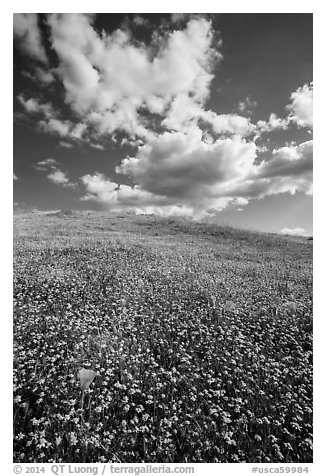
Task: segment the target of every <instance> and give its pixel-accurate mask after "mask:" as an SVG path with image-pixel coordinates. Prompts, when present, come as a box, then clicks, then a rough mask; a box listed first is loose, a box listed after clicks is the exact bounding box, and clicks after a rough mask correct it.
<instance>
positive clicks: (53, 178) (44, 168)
mask: <svg viewBox="0 0 326 476" xmlns="http://www.w3.org/2000/svg"><path fill="white" fill-rule="evenodd" d="M59 166H60V164H59V162H57V161H56V160H55V159H52V158H48V159H45V160H41V161H39V162H37V163H36V165H35V166H34V167H35V169H36V170H38V171H39V172H46V173H47V175H46V177H47V178H48V179H49V180H50V182H52V183H54V184H56V185H62V186H63V187H70V188H75V187H76V184H75V183H73V182H70V180H69V178H68V176H67V173H66V172H64V171H62V170H61V169H60V168H59Z"/></svg>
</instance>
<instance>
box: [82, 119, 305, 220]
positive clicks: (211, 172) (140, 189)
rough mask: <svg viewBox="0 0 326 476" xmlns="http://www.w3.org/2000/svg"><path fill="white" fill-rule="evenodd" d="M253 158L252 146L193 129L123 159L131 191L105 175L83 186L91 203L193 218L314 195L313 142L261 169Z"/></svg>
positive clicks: (283, 152)
mask: <svg viewBox="0 0 326 476" xmlns="http://www.w3.org/2000/svg"><path fill="white" fill-rule="evenodd" d="M255 158H256V147H255V144H254V143H252V142H250V143H247V142H246V141H245V140H244V139H240V138H239V137H238V136H235V137H233V138H224V139H216V140H215V141H212V142H205V141H204V138H203V135H202V132H201V131H200V129H199V128H196V127H194V128H193V129H192V130H190V131H188V133H187V134H184V133H181V132H165V133H164V134H162V135H160V136H158V137H156V138H154V139H152V140H150V141H148V142H147V143H146V144H145V145H143V146H141V147H140V148H139V149H138V153H137V154H136V156H134V157H128V158H125V159H124V160H123V161H122V163H121V165H120V166H119V167H118V168H117V172H118V173H121V174H124V175H128V176H129V177H130V178H131V179H132V181H133V182H134V183H135V184H136V185H135V186H133V187H130V186H127V185H118V184H117V183H115V182H112V181H111V180H109V179H107V178H106V177H105V176H104V175H102V174H95V175H87V176H84V177H83V178H82V182H83V184H84V186H85V188H86V190H87V194H86V199H87V200H94V201H97V202H99V203H101V204H102V205H107V206H108V207H110V208H112V207H115V208H125V207H127V208H133V209H134V210H136V209H137V210H138V211H139V210H143V212H144V213H147V212H148V210H151V212H153V210H155V213H159V214H165V213H180V214H181V213H182V211H184V212H185V213H186V214H192V215H194V216H203V215H205V214H207V213H213V212H216V211H219V210H222V209H223V208H225V207H226V206H228V205H232V206H236V207H237V206H240V207H241V206H244V205H246V204H247V203H249V201H250V200H252V199H255V198H263V197H266V196H268V195H274V194H279V193H291V194H294V193H296V192H298V191H301V192H304V193H307V194H311V193H312V141H309V142H305V143H302V144H300V145H299V146H294V145H291V146H288V147H282V148H280V149H277V150H275V151H273V153H271V155H270V157H269V159H268V160H265V161H263V162H261V163H260V164H259V165H257V164H256V163H255ZM171 207H172V208H171ZM151 212H150V213H151Z"/></svg>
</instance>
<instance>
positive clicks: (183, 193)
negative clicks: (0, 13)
mask: <svg viewBox="0 0 326 476" xmlns="http://www.w3.org/2000/svg"><path fill="white" fill-rule="evenodd" d="M94 21H95V16H94V15H86V14H50V15H48V16H47V23H48V28H49V31H50V38H49V41H50V43H51V47H52V48H53V50H54V51H55V53H56V55H57V59H58V66H57V68H56V69H55V70H50V71H49V76H45V74H46V70H45V68H44V67H42V68H40V67H38V69H37V70H35V71H36V75H38V78H39V80H40V81H41V82H43V84H45V83H47V82H48V84H50V83H51V82H52V80H53V78H54V76H53V75H55V78H56V80H58V83H59V82H61V85H62V86H63V96H64V101H65V108H66V110H70V115H69V116H66V115H65V116H63V115H61V114H60V113H59V112H58V111H56V110H54V108H53V107H52V105H51V104H47V103H45V104H44V103H42V102H41V101H39V100H37V99H35V98H29V99H26V97H25V96H22V95H20V96H18V100H19V101H20V103H21V105H22V107H23V108H24V110H25V112H26V113H27V114H31V115H35V117H36V118H37V119H38V127H39V129H41V130H42V131H44V132H46V133H49V134H53V135H55V136H57V137H58V140H59V141H60V142H59V146H60V147H66V148H69V147H71V146H72V144H75V143H78V144H85V143H87V144H88V145H89V146H90V147H92V148H94V149H99V150H103V148H104V146H103V144H105V143H106V137H107V136H108V137H110V138H111V140H112V141H113V142H120V144H121V145H124V144H128V145H132V146H134V149H133V150H134V152H133V153H132V154H131V155H130V156H128V157H125V158H124V159H123V160H122V161H121V163H120V165H119V166H118V167H117V169H116V172H117V173H118V174H119V177H118V179H117V181H112V180H111V179H110V178H108V177H106V176H105V175H103V174H101V173H98V172H96V173H94V172H92V173H89V174H86V175H83V176H82V177H81V178H80V180H81V183H82V185H83V187H84V190H85V195H84V197H83V199H84V200H90V201H96V202H97V203H99V204H101V205H103V206H107V207H109V208H114V209H121V208H124V209H125V208H128V209H133V210H135V211H136V212H137V213H158V214H163V215H164V214H165V215H173V214H188V215H194V216H203V215H204V214H207V213H215V212H216V211H218V210H221V209H223V208H225V207H226V206H228V205H232V206H235V207H239V206H240V207H242V206H245V205H246V204H247V203H248V202H249V201H250V200H252V199H254V198H257V199H259V198H263V197H265V196H268V195H273V194H278V193H292V194H293V193H296V192H298V191H300V192H304V193H308V194H309V193H312V141H309V142H304V143H302V144H299V145H295V144H292V145H290V146H286V147H281V148H278V149H276V150H273V151H269V150H268V148H267V147H266V144H263V145H260V146H257V145H256V140H257V139H258V138H259V137H260V136H261V135H262V134H263V133H269V132H271V131H274V130H287V129H289V128H290V126H292V127H293V126H294V125H296V126H298V127H312V106H311V111H310V109H309V107H310V106H309V105H310V104H311V101H312V86H310V85H309V86H308V85H304V86H303V87H302V88H298V89H297V91H295V92H294V93H292V94H291V96H290V100H291V104H290V105H289V106H288V107H287V111H288V112H287V114H288V115H287V116H286V117H284V118H281V117H279V116H278V115H276V114H273V113H272V114H270V116H269V118H268V119H267V120H261V121H258V122H257V123H256V124H254V123H252V122H251V119H250V117H248V116H250V113H251V112H252V110H253V108H254V107H255V105H256V104H255V102H254V101H252V100H251V99H250V97H249V96H248V97H247V98H245V99H244V100H243V101H242V102H240V103H238V105H237V106H234V108H233V111H237V113H236V112H233V113H229V114H217V113H216V112H215V111H213V110H210V109H209V108H208V107H207V101H208V98H209V95H210V89H211V84H212V80H213V77H214V75H213V66H214V65H216V64H217V63H218V61H219V60H220V59H221V55H220V53H219V52H218V51H217V50H218V47H217V48H216V42H215V47H214V48H213V43H214V42H213V39H214V32H213V29H212V23H211V22H210V20H208V19H207V18H204V17H201V16H199V15H197V16H179V15H177V14H176V15H174V16H172V20H171V21H172V22H173V28H174V29H173V30H172V31H169V30H168V29H167V28H165V29H164V28H162V29H161V30H160V29H158V30H157V31H156V32H154V34H153V37H152V41H151V44H149V45H146V44H145V43H142V42H139V41H136V40H135V39H134V38H133V37H132V36H131V32H130V30H128V29H126V28H124V29H122V28H121V29H117V30H115V31H113V32H111V33H110V34H109V33H106V32H104V31H102V32H99V31H97V29H96V28H95V27H94ZM135 24H136V26H145V25H144V22H143V19H142V17H137V16H135V17H134V26H135ZM181 24H183V27H182V29H180V28H181V27H180V25H181ZM310 116H311V117H310ZM258 143H259V141H258ZM262 151H263V152H264V156H263V157H264V160H261V156H260V157H259V158H258V160H257V155H259V154H260V153H261V152H262ZM48 160H52V162H49V161H48V162H47V163H44V161H42V162H39V164H38V167H39V170H42V171H44V172H46V173H47V177H48V179H49V180H51V181H52V182H54V183H57V184H61V185H63V186H72V185H73V184H71V183H70V181H69V179H68V176H67V174H66V172H64V171H62V170H61V167H60V164H58V163H56V162H55V161H54V162H53V160H54V159H48ZM258 162H259V163H258ZM127 177H128V181H127ZM130 181H131V182H132V183H133V185H124V184H123V183H124V182H127V183H130ZM118 182H119V183H118Z"/></svg>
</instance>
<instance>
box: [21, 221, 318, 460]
mask: <svg viewBox="0 0 326 476" xmlns="http://www.w3.org/2000/svg"><path fill="white" fill-rule="evenodd" d="M13 319H14V320H13V325H14V409H13V418H14V461H15V462H76V463H77V462H122V463H125V462H152V463H155V462H209V463H214V462H230V463H232V462H247V463H249V462H273V463H275V462H277V463H279V462H284V463H286V462H296V463H298V462H311V461H312V241H308V240H307V238H298V237H297V238H294V237H288V236H279V235H275V234H261V233H259V234H258V233H253V232H249V231H243V230H235V229H231V228H222V227H219V226H217V225H208V224H206V225H205V224H200V223H192V222H189V221H186V220H182V219H163V218H158V217H149V216H148V217H145V216H143V217H137V216H124V215H119V214H113V213H112V214H106V213H103V212H97V213H96V212H94V213H90V212H73V213H71V214H68V213H67V214H65V213H52V214H48V215H47V214H39V213H30V214H20V215H16V216H15V217H14V318H13ZM88 370H91V371H92V372H86V371H88ZM85 379H86V380H85ZM87 379H88V380H87Z"/></svg>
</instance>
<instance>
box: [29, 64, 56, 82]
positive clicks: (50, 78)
mask: <svg viewBox="0 0 326 476" xmlns="http://www.w3.org/2000/svg"><path fill="white" fill-rule="evenodd" d="M34 75H35V77H36V78H37V79H39V80H40V81H41V83H43V84H45V85H49V84H51V83H53V82H54V80H55V79H54V75H53V73H52V72H51V71H50V70H45V69H43V68H40V67H39V66H37V67H36V68H35V70H34Z"/></svg>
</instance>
